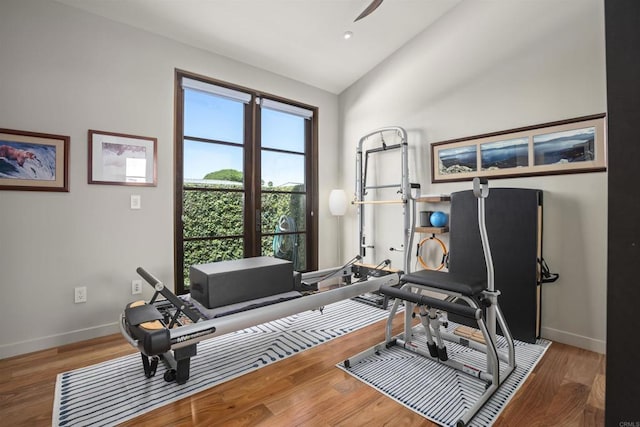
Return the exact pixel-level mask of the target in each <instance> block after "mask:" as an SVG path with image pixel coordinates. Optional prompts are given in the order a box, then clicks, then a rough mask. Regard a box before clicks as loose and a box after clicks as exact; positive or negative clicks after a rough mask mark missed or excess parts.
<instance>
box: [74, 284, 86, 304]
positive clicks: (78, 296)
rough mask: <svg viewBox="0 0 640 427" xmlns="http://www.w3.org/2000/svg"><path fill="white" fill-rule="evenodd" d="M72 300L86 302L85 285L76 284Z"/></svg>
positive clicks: (77, 302)
mask: <svg viewBox="0 0 640 427" xmlns="http://www.w3.org/2000/svg"><path fill="white" fill-rule="evenodd" d="M74 302H75V303H76V304H79V303H81V302H87V287H86V286H78V287H77V288H75V289H74Z"/></svg>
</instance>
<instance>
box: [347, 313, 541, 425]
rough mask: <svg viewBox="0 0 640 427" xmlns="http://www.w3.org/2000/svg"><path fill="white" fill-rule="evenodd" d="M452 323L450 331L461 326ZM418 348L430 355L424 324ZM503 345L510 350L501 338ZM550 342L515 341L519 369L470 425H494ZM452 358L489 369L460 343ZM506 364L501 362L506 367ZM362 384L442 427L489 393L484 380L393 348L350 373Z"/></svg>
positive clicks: (450, 349)
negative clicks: (484, 394) (485, 389)
mask: <svg viewBox="0 0 640 427" xmlns="http://www.w3.org/2000/svg"><path fill="white" fill-rule="evenodd" d="M457 326H458V325H456V324H455V323H454V322H449V328H448V329H449V330H450V331H453V329H455V327H457ZM414 333H415V339H414V341H413V342H414V344H417V346H418V347H420V348H422V349H423V350H424V351H427V352H428V350H427V346H426V336H425V333H424V329H423V328H422V326H421V325H418V326H415V327H414ZM498 341H499V342H498V347H499V348H505V347H506V344H505V341H504V339H503V338H502V337H498ZM550 344H551V343H550V342H549V341H545V340H538V342H537V343H536V344H528V343H524V342H520V341H516V342H515V351H516V366H517V367H516V369H515V370H514V371H513V373H512V374H511V375H510V376H509V378H507V380H506V381H505V382H504V383H503V384H502V386H501V387H500V388H499V389H498V390H497V391H496V392H495V393H494V394H493V396H492V397H491V398H490V399H489V401H488V402H487V403H486V404H485V405H484V406H483V407H482V409H480V411H479V412H478V413H477V415H476V416H475V417H474V418H473V419H472V420H471V422H470V424H469V425H471V426H490V425H492V424H493V422H494V421H495V420H496V418H497V417H498V415H499V414H500V412H501V411H502V410H503V409H504V407H505V406H506V405H507V403H508V402H509V400H510V399H511V398H512V397H513V395H514V394H515V392H516V391H517V390H518V389H519V388H520V386H521V385H522V384H523V383H524V380H525V379H526V378H527V376H528V375H529V373H530V372H531V371H532V370H533V368H534V367H535V366H536V364H537V363H538V361H539V360H540V359H541V358H542V356H543V355H544V353H545V351H546V350H547V348H548V347H549V345H550ZM447 350H448V353H449V358H451V359H456V360H459V361H461V362H463V363H465V364H471V365H472V366H476V367H478V368H482V369H486V359H485V357H484V354H483V353H480V352H477V351H474V350H471V349H469V348H467V347H463V346H460V345H458V344H453V343H447ZM502 365H503V363H501V366H502ZM337 366H338V367H339V368H340V369H342V370H344V371H345V372H348V373H349V374H351V375H353V376H354V377H356V378H358V379H359V380H361V381H363V382H365V383H367V384H368V385H370V386H372V387H374V388H375V389H377V390H378V391H380V392H381V393H383V394H385V395H387V396H388V397H390V398H392V399H394V400H396V401H397V402H399V403H400V404H402V405H404V406H405V407H407V408H409V409H411V410H412V411H414V412H416V413H418V414H420V415H422V416H424V417H425V418H428V419H429V420H431V421H433V422H435V423H438V424H440V425H443V426H455V425H456V422H457V421H458V419H459V418H460V415H461V414H462V413H463V412H465V411H466V410H467V409H468V408H469V407H471V406H472V405H473V404H474V402H475V401H476V400H477V398H478V397H479V396H480V395H481V394H482V392H483V391H484V382H482V381H480V380H478V379H475V378H472V377H471V376H469V375H466V374H464V373H462V372H460V371H457V370H455V369H453V368H450V367H448V366H445V365H443V364H441V363H438V362H435V361H432V360H430V359H427V358H425V357H422V356H419V355H417V354H415V353H413V352H410V351H406V350H403V349H401V348H400V347H397V346H394V347H391V348H389V349H387V348H384V349H383V350H381V351H380V352H378V354H374V355H371V356H369V357H367V358H365V359H363V360H362V361H360V362H359V363H355V364H352V365H351V367H350V368H349V369H346V368H345V367H344V366H343V365H342V364H339V365H337Z"/></svg>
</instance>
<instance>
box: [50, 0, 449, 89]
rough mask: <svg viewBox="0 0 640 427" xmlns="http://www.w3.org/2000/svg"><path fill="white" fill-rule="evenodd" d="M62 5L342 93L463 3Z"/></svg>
mask: <svg viewBox="0 0 640 427" xmlns="http://www.w3.org/2000/svg"><path fill="white" fill-rule="evenodd" d="M57 1H59V2H60V3H64V4H67V5H69V6H73V7H76V8H80V9H83V10H85V11H87V12H90V13H93V14H97V15H100V16H103V17H105V18H108V19H111V20H114V21H117V22H121V23H125V24H128V25H131V26H133V27H137V28H141V29H143V30H146V31H149V32H152V33H156V34H159V35H162V36H165V37H168V38H171V39H174V40H177V41H180V42H182V43H185V44H187V45H190V46H194V47H197V48H201V49H204V50H207V51H210V52H213V53H216V54H219V55H223V56H225V57H228V58H232V59H234V60H237V61H240V62H243V63H246V64H249V65H252V66H255V67H259V68H261V69H264V70H268V71H271V72H273V73H276V74H280V75H283V76H286V77H289V78H292V79H294V80H298V81H301V82H304V83H307V84H309V85H311V86H315V87H318V88H321V89H324V90H327V91H329V92H332V93H336V94H338V93H340V92H342V91H343V90H344V89H346V88H347V87H349V86H350V85H351V84H353V83H354V82H355V81H357V80H358V79H359V78H360V77H362V76H363V75H364V74H366V73H367V72H368V71H369V70H371V69H372V68H374V67H375V66H376V65H377V64H379V63H380V62H382V61H383V60H384V59H385V58H387V57H388V56H389V55H391V54H392V53H393V52H394V51H396V50H397V49H398V48H400V47H401V46H402V45H404V44H405V43H407V42H408V41H409V40H411V39H412V38H413V37H415V36H416V35H417V34H419V33H420V32H422V31H424V30H425V29H426V28H427V27H428V26H429V25H432V24H433V23H434V22H436V21H437V20H438V18H439V17H441V16H442V15H443V14H445V13H446V12H447V11H448V10H449V9H451V8H453V7H455V5H456V4H458V3H459V2H460V1H461V0H384V1H383V2H382V4H381V5H380V6H379V7H378V8H377V9H376V10H375V11H374V12H373V13H371V14H370V15H369V16H367V17H366V18H364V19H362V20H359V21H358V22H354V19H355V18H356V17H357V16H358V15H359V14H360V13H361V12H362V11H363V10H364V9H365V8H366V7H367V6H368V5H369V4H370V3H371V0H91V1H87V0H57ZM347 31H350V32H352V33H353V36H352V37H351V38H350V39H348V40H345V38H344V33H345V32H347Z"/></svg>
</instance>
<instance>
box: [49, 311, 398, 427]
mask: <svg viewBox="0 0 640 427" xmlns="http://www.w3.org/2000/svg"><path fill="white" fill-rule="evenodd" d="M387 315H388V311H385V310H381V309H379V308H375V307H372V306H368V305H365V304H362V303H359V302H355V301H351V300H345V301H340V302H337V303H334V304H330V305H327V306H326V307H325V308H324V311H323V313H320V311H317V310H316V311H306V312H303V313H300V314H297V315H294V316H290V317H285V318H283V319H280V320H276V321H273V322H268V323H265V324H262V325H259V326H255V327H252V328H248V329H245V330H241V331H237V332H234V333H230V334H227V335H223V336H220V337H215V338H212V339H209V340H206V341H202V342H200V343H199V344H198V355H197V356H195V357H193V358H192V359H191V376H190V378H189V380H188V381H187V382H186V383H185V384H182V385H177V384H176V383H167V382H165V381H164V380H163V373H164V369H165V368H164V365H162V366H160V365H159V366H158V373H157V374H156V376H154V377H153V378H150V379H147V378H145V376H144V371H143V369H142V362H141V358H140V354H139V353H136V354H133V355H130V356H124V357H121V358H118V359H114V360H111V361H108V362H103V363H100V364H97V365H93V366H89V367H86V368H82V369H77V370H74V371H70V372H64V373H61V374H59V375H58V377H57V381H56V389H55V398H54V403H53V420H52V422H53V425H54V426H111V425H117V424H119V423H122V422H124V421H127V420H130V419H132V418H134V417H137V416H139V415H142V414H144V413H146V412H149V411H152V410H153V409H156V408H159V407H161V406H163V405H166V404H168V403H171V402H174V401H176V400H179V399H183V398H185V397H188V396H191V395H193V394H195V393H198V392H200V391H202V390H206V389H208V388H210V387H214V386H216V385H217V384H221V383H223V382H225V381H229V380H231V379H233V378H236V377H239V376H241V375H243V374H246V373H249V372H252V371H255V370H256V369H259V368H261V367H263V366H266V365H268V364H270V363H274V362H277V361H278V360H282V359H284V358H287V357H289V356H292V355H294V354H296V353H299V352H301V351H304V350H307V349H309V348H311V347H314V346H316V345H319V344H322V343H324V342H327V341H329V340H332V339H334V338H337V337H340V336H342V335H345V334H347V333H349V332H352V331H355V330H357V329H360V328H362V327H365V326H367V325H370V324H372V323H374V322H376V321H379V320H381V319H386V318H387Z"/></svg>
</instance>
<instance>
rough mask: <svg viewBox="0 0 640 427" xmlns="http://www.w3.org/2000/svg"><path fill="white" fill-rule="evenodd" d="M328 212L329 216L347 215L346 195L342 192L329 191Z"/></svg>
mask: <svg viewBox="0 0 640 427" xmlns="http://www.w3.org/2000/svg"><path fill="white" fill-rule="evenodd" d="M329 211H331V215H335V216H342V215H344V214H345V213H347V194H346V193H345V192H344V190H331V193H329Z"/></svg>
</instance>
